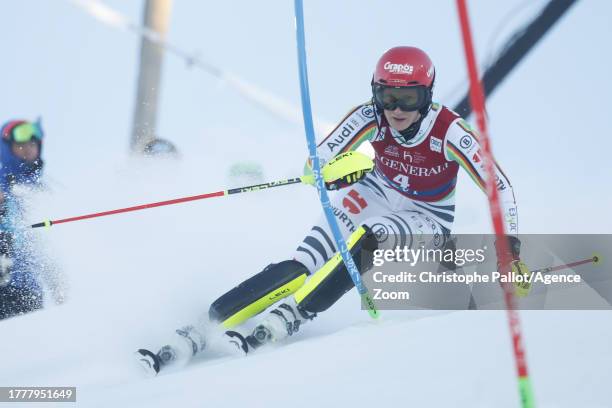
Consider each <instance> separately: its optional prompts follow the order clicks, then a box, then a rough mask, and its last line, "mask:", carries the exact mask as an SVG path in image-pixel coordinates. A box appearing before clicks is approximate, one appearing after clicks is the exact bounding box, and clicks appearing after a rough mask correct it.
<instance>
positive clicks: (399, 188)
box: [209, 103, 518, 352]
mask: <svg viewBox="0 0 612 408" xmlns="http://www.w3.org/2000/svg"><path fill="white" fill-rule="evenodd" d="M364 141H369V142H370V143H371V145H372V147H373V148H374V152H375V166H374V170H373V171H372V172H371V173H369V174H368V175H366V177H365V178H364V179H362V180H361V181H360V182H358V183H356V184H353V185H350V186H348V187H346V188H344V189H342V190H340V191H339V192H337V193H336V195H335V196H334V197H333V199H332V206H333V212H334V215H335V217H336V220H337V221H338V224H339V226H340V229H341V232H342V234H343V236H344V238H345V239H347V244H348V247H349V248H350V249H351V252H352V253H353V251H354V252H355V255H357V256H355V255H354V256H353V258H354V259H355V262H356V263H358V264H360V263H361V259H367V258H362V257H360V256H359V255H360V254H361V255H363V254H366V255H367V254H368V251H369V253H372V251H374V250H375V249H376V248H395V247H398V246H399V247H401V248H408V249H410V248H414V249H417V248H420V247H425V248H433V249H435V248H443V247H444V245H445V243H446V241H447V240H448V238H449V234H450V230H451V228H452V224H453V220H454V212H455V197H454V193H455V187H456V184H457V174H458V171H459V168H460V167H462V168H463V169H464V170H465V171H467V172H468V174H469V175H470V176H471V178H472V179H473V180H474V182H475V183H476V184H477V185H478V186H479V187H480V188H481V189H482V190H483V191H484V185H485V183H484V181H483V180H484V179H485V177H486V176H485V170H484V166H483V156H482V152H481V150H480V144H479V142H478V138H477V135H475V133H474V132H473V131H472V130H471V129H470V127H469V126H468V125H467V123H465V121H463V120H462V119H461V118H460V117H459V116H458V115H457V114H456V113H454V112H452V111H451V110H449V109H447V108H446V107H444V106H442V105H439V104H437V103H434V104H432V107H431V109H430V110H429V112H428V113H427V115H426V116H425V117H423V118H422V120H421V123H420V127H419V130H418V131H417V132H416V134H415V135H414V136H413V137H412V138H410V139H409V140H405V138H404V137H403V136H402V135H401V134H399V133H398V132H396V131H395V130H393V129H392V128H391V127H390V126H389V125H388V123H387V121H386V118H385V117H384V115H382V114H379V113H377V112H375V109H374V107H373V106H372V104H369V103H368V104H363V105H359V106H357V107H356V108H355V109H353V110H352V111H351V112H350V113H349V114H348V115H347V116H346V117H345V118H344V119H343V120H342V122H340V124H339V125H338V126H337V127H336V129H334V130H333V131H332V132H331V134H330V135H329V136H328V137H327V138H325V139H324V140H323V141H322V142H321V143H320V144H319V146H318V152H319V155H320V157H321V159H322V161H323V162H328V161H330V160H331V159H332V158H333V157H335V156H336V155H338V154H340V153H343V152H346V151H349V150H354V149H357V147H358V146H359V145H360V144H361V143H363V142H364ZM495 171H496V173H495V175H496V180H497V190H498V192H499V195H500V201H501V203H502V206H503V217H504V220H505V223H506V231H507V232H508V233H509V234H517V232H518V231H517V216H518V215H517V210H516V204H515V201H514V195H513V192H512V187H511V186H510V182H509V180H508V179H507V178H506V176H505V175H504V174H503V172H502V171H501V170H500V169H499V167H497V165H496V166H495ZM364 226H365V227H364ZM356 236H358V238H355V237H356ZM364 262H366V261H364ZM358 268H360V272H361V273H364V272H365V270H366V269H367V267H361V266H360V265H359V266H358ZM352 286H353V284H352V281H351V280H350V278H349V276H348V273H347V271H346V269H345V267H344V265H343V263H342V262H341V259H340V257H339V256H338V255H337V249H336V245H335V242H334V240H333V236H332V234H331V232H330V228H329V226H328V224H327V220H326V219H325V218H324V217H321V219H320V221H319V222H318V223H317V224H316V225H315V226H314V227H313V228H312V230H311V231H310V233H309V234H308V235H307V236H306V238H305V239H304V240H303V241H302V242H301V243H300V244H299V246H298V247H297V249H296V251H295V252H294V254H293V259H291V260H287V261H283V262H279V263H277V264H271V265H269V266H268V267H266V268H265V269H264V270H263V271H261V272H260V273H258V274H256V275H254V276H253V277H251V278H249V279H248V280H246V281H244V282H243V283H241V284H240V285H238V286H236V287H235V288H233V289H231V290H230V291H228V292H227V293H225V294H224V295H223V296H221V297H220V298H219V299H217V300H216V301H215V302H213V304H212V305H211V307H210V310H209V317H210V319H211V320H212V321H215V322H219V323H220V324H221V325H222V326H223V327H225V328H227V329H232V328H234V327H237V326H239V325H241V324H242V323H243V322H244V321H246V320H247V319H250V318H251V317H253V316H254V315H256V314H258V313H260V312H262V311H264V310H265V309H267V308H268V307H270V306H272V305H274V304H276V303H277V302H279V301H280V300H281V299H285V301H284V302H283V303H282V304H280V305H279V306H277V307H276V308H274V309H272V310H271V312H270V313H269V314H268V315H267V317H266V319H265V320H264V321H263V322H262V324H260V325H259V326H257V327H256V329H255V331H254V332H253V333H252V334H251V335H248V336H244V335H242V334H240V333H239V332H236V331H233V330H228V331H227V332H226V333H229V334H230V336H231V337H232V339H240V342H239V343H240V344H241V348H242V349H243V350H244V351H245V352H247V351H248V349H249V348H256V347H257V346H259V345H261V344H263V343H265V342H267V341H269V340H270V339H272V340H279V339H281V338H284V337H286V336H287V335H291V334H292V333H294V332H295V331H297V330H298V329H299V326H300V324H302V323H303V322H305V321H306V320H308V319H311V318H312V317H313V316H314V315H316V313H319V312H322V311H324V310H326V309H327V308H329V307H330V306H331V305H332V304H333V303H334V302H336V301H337V300H338V299H339V298H340V297H341V296H342V295H343V294H344V293H346V292H347V291H348V290H350V288H351V287H352Z"/></svg>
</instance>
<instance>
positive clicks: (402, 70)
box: [383, 61, 414, 75]
mask: <svg viewBox="0 0 612 408" xmlns="http://www.w3.org/2000/svg"><path fill="white" fill-rule="evenodd" d="M383 68H384V69H385V70H387V71H389V72H390V73H392V74H408V75H412V72H413V71H414V67H413V66H412V65H410V64H394V63H392V62H391V61H387V62H385V65H384V66H383Z"/></svg>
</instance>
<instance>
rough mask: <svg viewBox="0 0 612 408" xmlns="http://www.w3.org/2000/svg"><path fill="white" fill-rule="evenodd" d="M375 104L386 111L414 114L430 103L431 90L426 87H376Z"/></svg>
mask: <svg viewBox="0 0 612 408" xmlns="http://www.w3.org/2000/svg"><path fill="white" fill-rule="evenodd" d="M373 93H374V102H375V103H376V105H378V106H379V107H382V108H383V109H384V110H390V111H393V110H395V109H397V108H400V110H402V111H404V112H414V111H417V110H419V109H421V108H422V107H424V106H425V105H426V104H427V103H429V89H427V88H426V87H424V86H411V87H389V86H384V85H374V88H373Z"/></svg>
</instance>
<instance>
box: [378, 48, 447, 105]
mask: <svg viewBox="0 0 612 408" xmlns="http://www.w3.org/2000/svg"><path fill="white" fill-rule="evenodd" d="M435 76H436V71H435V68H434V65H433V63H432V62H431V59H429V56H427V54H426V53H425V52H424V51H423V50H421V49H419V48H416V47H394V48H391V49H390V50H388V51H387V52H385V53H384V54H383V55H382V56H381V57H380V59H379V60H378V63H377V64H376V70H375V71H374V77H373V78H372V96H373V100H374V104H375V105H376V107H377V108H378V109H379V110H383V109H388V110H394V109H396V108H397V107H399V108H400V109H401V110H404V111H407V112H410V111H419V112H421V113H422V114H425V113H427V111H428V110H429V107H430V106H431V98H432V92H433V86H434V80H435Z"/></svg>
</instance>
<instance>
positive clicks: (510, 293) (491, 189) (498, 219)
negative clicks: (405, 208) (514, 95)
mask: <svg viewBox="0 0 612 408" xmlns="http://www.w3.org/2000/svg"><path fill="white" fill-rule="evenodd" d="M456 1H457V9H458V12H459V22H460V25H461V34H462V36H463V46H464V50H465V59H466V62H467V68H468V74H469V78H470V103H471V104H472V108H473V110H474V113H475V114H476V122H477V125H478V129H479V131H480V136H481V137H480V139H481V144H482V148H483V151H484V164H485V170H486V172H487V180H486V190H487V197H488V199H489V207H490V210H491V218H492V221H493V227H494V230H495V235H496V236H497V254H498V261H499V264H500V266H501V268H500V269H501V271H505V272H507V273H510V268H509V265H510V259H508V254H509V251H508V241H507V239H506V233H505V231H504V223H503V219H502V211H501V205H500V202H499V194H498V192H497V188H496V183H495V172H494V169H493V163H494V161H493V153H492V149H491V143H490V140H489V135H488V131H487V123H486V118H485V103H484V92H483V89H482V84H481V82H480V79H479V76H478V68H477V66H476V57H475V53H474V46H473V43H472V34H471V29H470V22H469V17H468V12H467V6H466V3H465V0H456ZM502 289H503V291H504V300H505V302H506V309H507V314H508V323H509V325H510V333H511V336H512V347H513V350H514V358H515V361H516V368H517V373H518V384H519V393H520V398H521V405H522V407H523V408H533V407H535V399H534V394H533V388H532V386H531V380H530V378H529V375H528V371H527V361H526V358H525V348H524V346H523V336H522V334H521V324H520V319H519V314H518V311H517V310H516V300H515V298H514V290H513V288H512V285H511V284H510V283H507V282H506V283H503V284H502Z"/></svg>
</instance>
